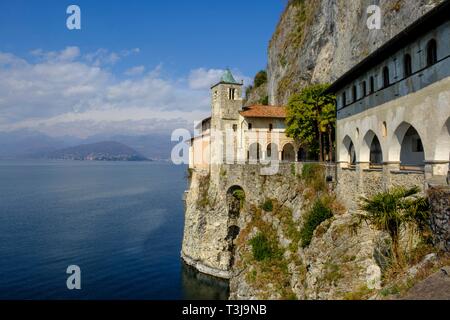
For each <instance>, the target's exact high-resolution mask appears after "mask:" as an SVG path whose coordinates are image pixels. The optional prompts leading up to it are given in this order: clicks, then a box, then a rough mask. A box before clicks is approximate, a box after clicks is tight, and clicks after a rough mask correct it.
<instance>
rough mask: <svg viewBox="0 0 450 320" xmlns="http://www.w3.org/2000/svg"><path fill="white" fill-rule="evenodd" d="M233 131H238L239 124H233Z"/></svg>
mask: <svg viewBox="0 0 450 320" xmlns="http://www.w3.org/2000/svg"><path fill="white" fill-rule="evenodd" d="M233 131H234V132H236V131H237V124H233Z"/></svg>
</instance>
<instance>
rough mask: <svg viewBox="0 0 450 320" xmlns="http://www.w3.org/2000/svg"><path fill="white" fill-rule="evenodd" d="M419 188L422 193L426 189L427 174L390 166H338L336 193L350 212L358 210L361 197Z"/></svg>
mask: <svg viewBox="0 0 450 320" xmlns="http://www.w3.org/2000/svg"><path fill="white" fill-rule="evenodd" d="M397 186H403V187H406V188H410V187H414V186H417V187H419V188H420V189H421V190H422V192H424V190H425V189H426V179H425V173H424V172H421V171H402V170H397V169H393V170H391V168H390V166H389V165H385V166H383V168H382V169H368V168H366V166H365V165H364V164H358V165H356V166H355V167H351V168H348V167H342V164H341V166H338V169H337V188H336V193H337V195H338V196H339V198H340V199H341V200H342V202H343V203H344V204H345V205H346V207H347V208H348V209H349V210H350V211H355V210H358V203H359V198H360V197H371V196H373V195H375V194H377V193H379V192H382V191H387V190H389V189H391V188H393V187H397Z"/></svg>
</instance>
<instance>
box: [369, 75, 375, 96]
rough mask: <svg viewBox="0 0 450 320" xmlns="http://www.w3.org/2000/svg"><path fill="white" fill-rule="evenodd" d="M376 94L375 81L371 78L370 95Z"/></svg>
mask: <svg viewBox="0 0 450 320" xmlns="http://www.w3.org/2000/svg"><path fill="white" fill-rule="evenodd" d="M374 92H375V80H374V79H373V77H370V93H374Z"/></svg>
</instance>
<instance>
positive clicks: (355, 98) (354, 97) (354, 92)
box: [352, 86, 358, 102]
mask: <svg viewBox="0 0 450 320" xmlns="http://www.w3.org/2000/svg"><path fill="white" fill-rule="evenodd" d="M352 92H353V102H355V101H356V100H358V91H357V90H356V86H353V88H352Z"/></svg>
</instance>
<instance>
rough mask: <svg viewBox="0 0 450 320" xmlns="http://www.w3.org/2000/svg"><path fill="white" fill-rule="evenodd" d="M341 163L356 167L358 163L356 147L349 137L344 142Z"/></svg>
mask: <svg viewBox="0 0 450 320" xmlns="http://www.w3.org/2000/svg"><path fill="white" fill-rule="evenodd" d="M340 161H343V162H347V163H348V164H349V165H355V164H356V162H357V159H356V151H355V145H354V144H353V141H352V139H351V138H350V137H349V136H348V135H347V136H345V138H344V140H342V148H341V152H340Z"/></svg>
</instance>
